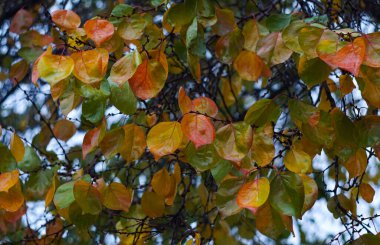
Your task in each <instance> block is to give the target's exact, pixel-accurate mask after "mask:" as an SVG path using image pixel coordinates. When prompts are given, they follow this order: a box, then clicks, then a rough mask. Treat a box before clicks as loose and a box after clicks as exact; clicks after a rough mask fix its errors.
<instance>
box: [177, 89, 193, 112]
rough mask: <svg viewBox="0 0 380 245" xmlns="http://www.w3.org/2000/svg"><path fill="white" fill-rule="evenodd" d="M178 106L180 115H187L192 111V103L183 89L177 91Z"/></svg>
mask: <svg viewBox="0 0 380 245" xmlns="http://www.w3.org/2000/svg"><path fill="white" fill-rule="evenodd" d="M178 105H179V108H180V110H181V112H182V114H186V113H189V112H190V111H192V110H193V103H192V102H191V99H190V97H189V96H187V94H186V91H185V89H184V88H183V87H180V88H179V91H178Z"/></svg>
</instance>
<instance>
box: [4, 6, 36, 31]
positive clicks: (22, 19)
mask: <svg viewBox="0 0 380 245" xmlns="http://www.w3.org/2000/svg"><path fill="white" fill-rule="evenodd" d="M32 24H33V15H32V14H31V13H30V12H28V11H26V10H25V9H20V10H19V11H17V13H16V14H15V15H14V17H13V19H12V22H11V26H10V27H9V31H10V32H13V33H17V34H20V33H22V32H24V31H26V30H28V28H29V27H30V26H31V25H32Z"/></svg>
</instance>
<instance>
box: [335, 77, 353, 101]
mask: <svg viewBox="0 0 380 245" xmlns="http://www.w3.org/2000/svg"><path fill="white" fill-rule="evenodd" d="M339 87H340V92H341V93H342V94H341V97H344V96H345V95H347V94H349V93H351V92H352V90H354V88H356V86H355V84H354V83H353V81H352V78H351V76H350V75H348V74H342V75H340V76H339Z"/></svg>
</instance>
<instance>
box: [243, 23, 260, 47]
mask: <svg viewBox="0 0 380 245" xmlns="http://www.w3.org/2000/svg"><path fill="white" fill-rule="evenodd" d="M242 34H243V36H244V49H246V50H248V51H251V52H256V47H257V43H258V42H259V39H260V32H259V27H258V24H257V21H256V20H255V19H251V20H248V21H247V22H245V24H244V26H243V30H242Z"/></svg>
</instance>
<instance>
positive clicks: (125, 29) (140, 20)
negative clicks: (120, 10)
mask: <svg viewBox="0 0 380 245" xmlns="http://www.w3.org/2000/svg"><path fill="white" fill-rule="evenodd" d="M147 24H148V23H147V21H146V19H145V18H144V16H142V15H140V14H133V15H132V16H131V17H128V18H126V19H125V20H124V21H123V22H121V23H120V25H119V27H118V28H117V33H118V34H119V36H120V37H121V38H123V39H124V40H136V39H140V38H141V36H142V35H143V32H144V29H145V27H146V26H147Z"/></svg>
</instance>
